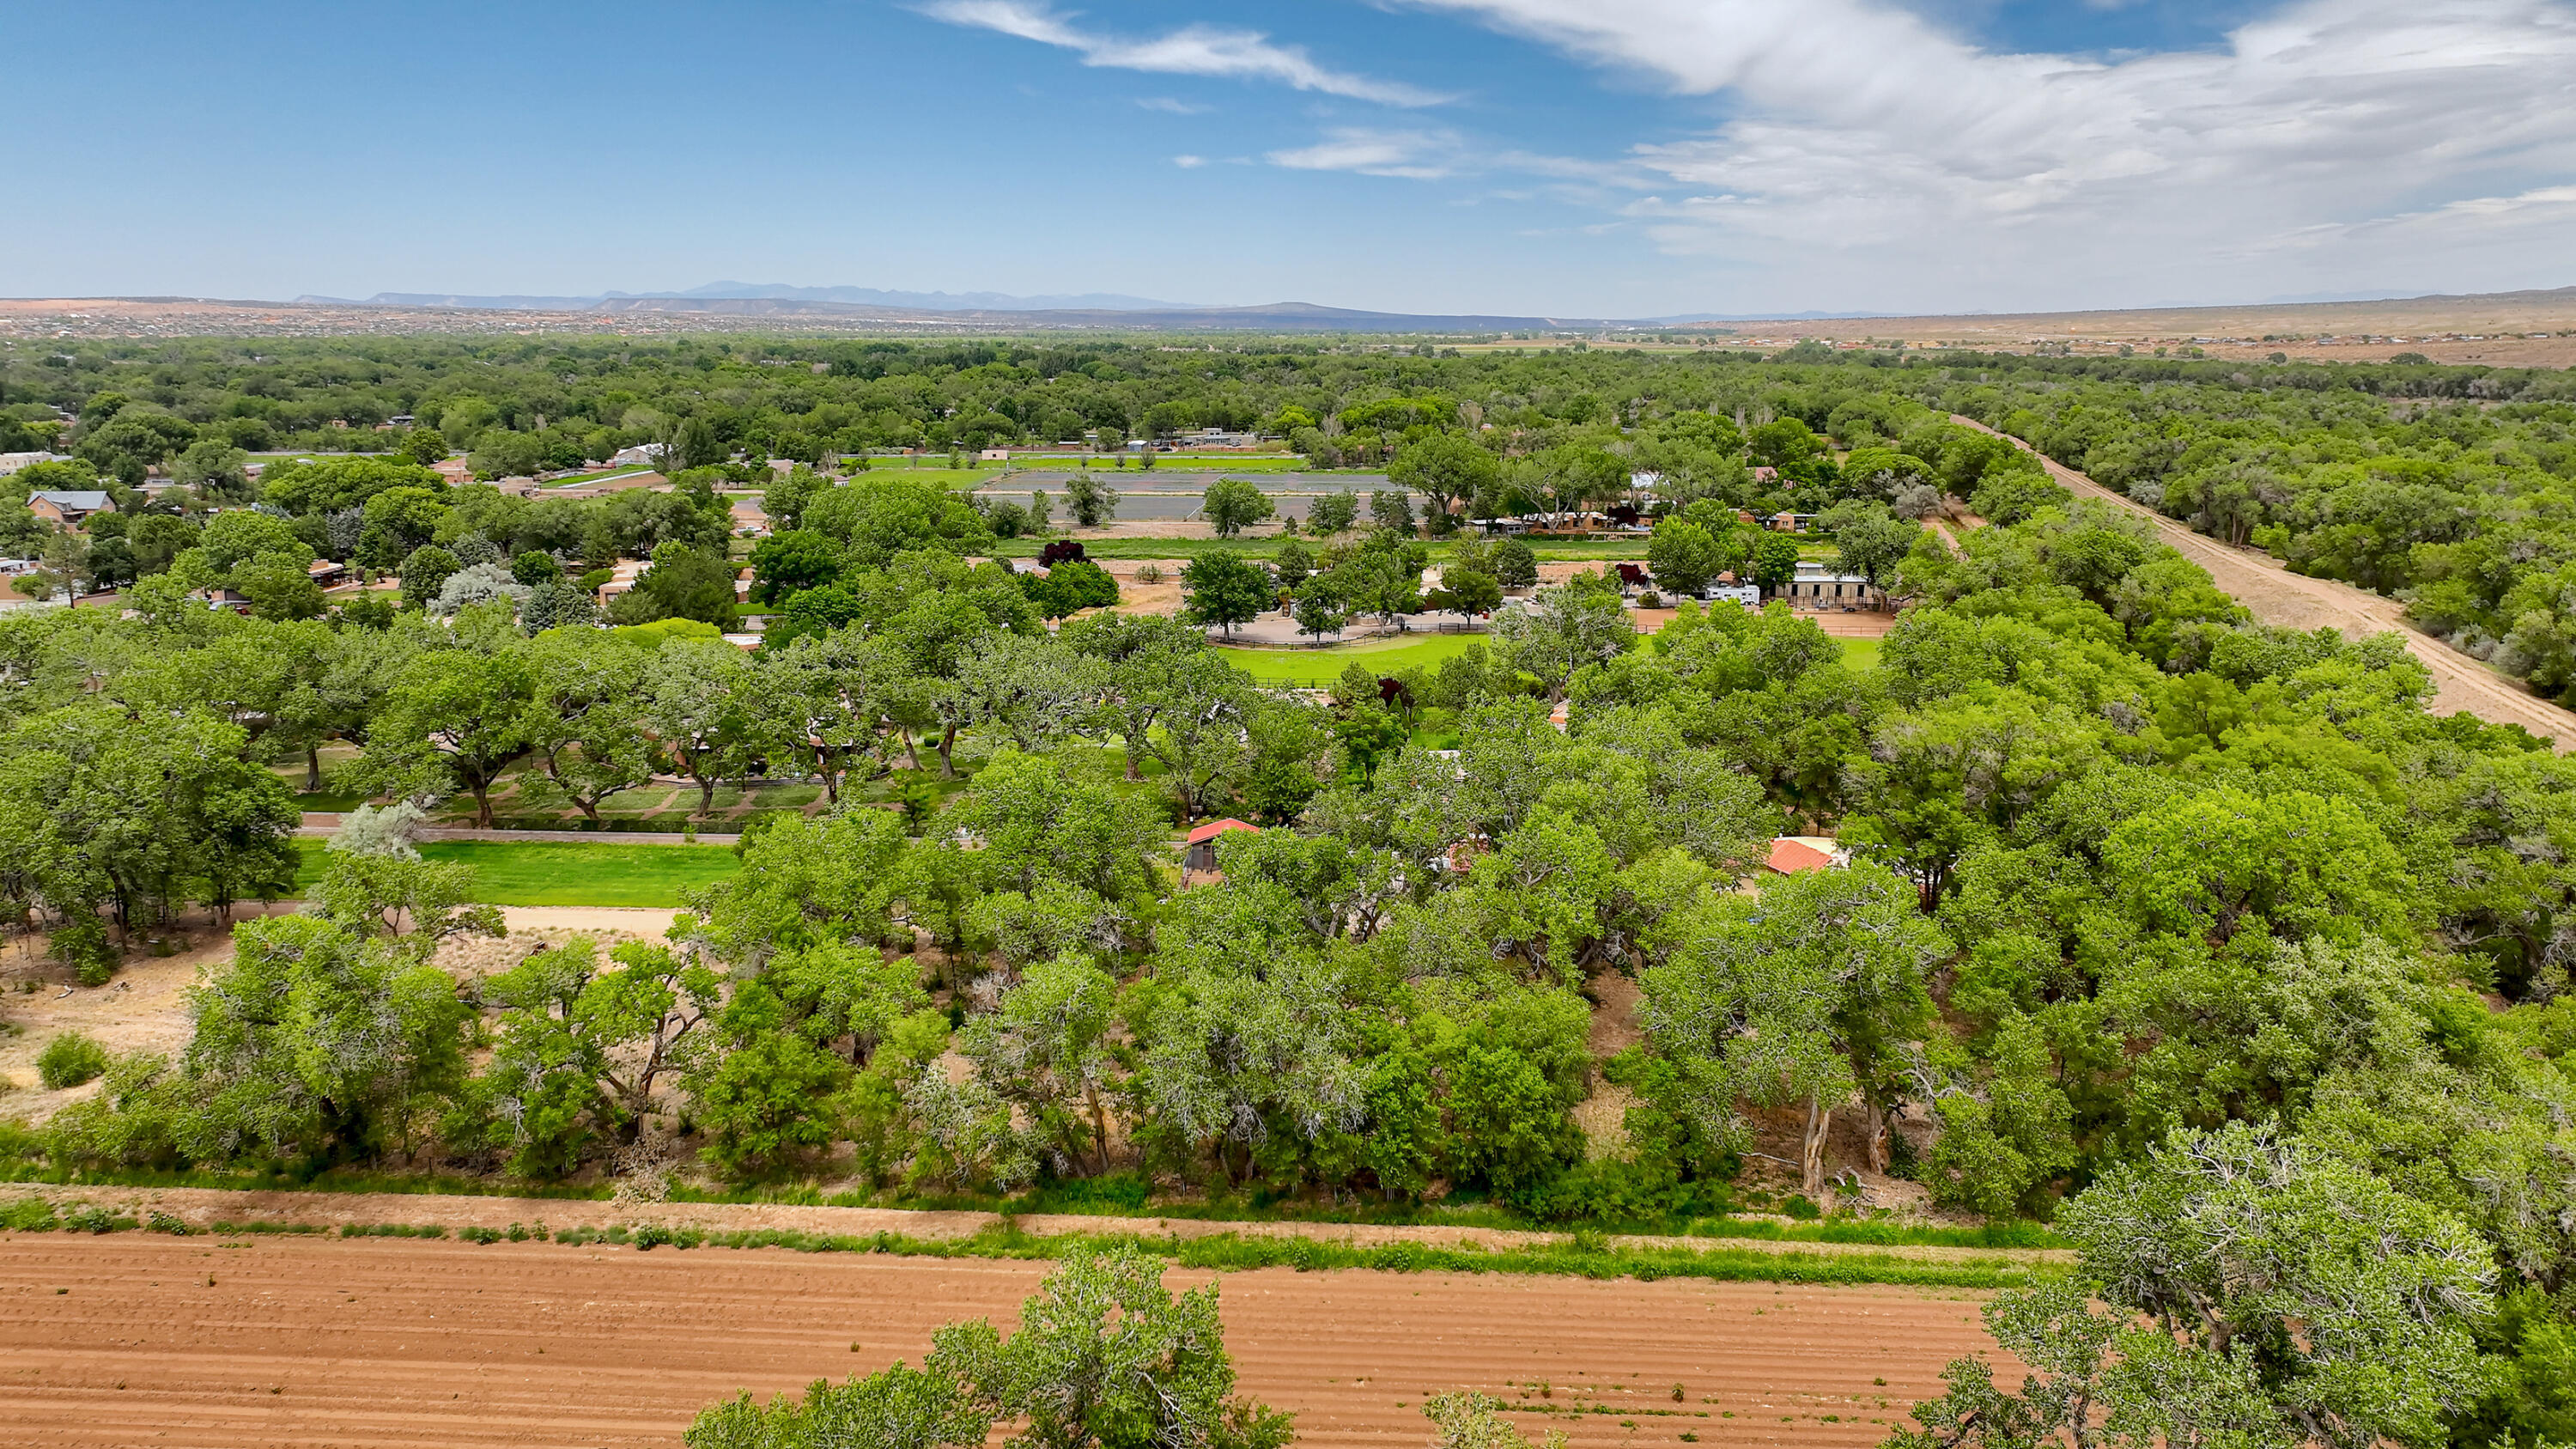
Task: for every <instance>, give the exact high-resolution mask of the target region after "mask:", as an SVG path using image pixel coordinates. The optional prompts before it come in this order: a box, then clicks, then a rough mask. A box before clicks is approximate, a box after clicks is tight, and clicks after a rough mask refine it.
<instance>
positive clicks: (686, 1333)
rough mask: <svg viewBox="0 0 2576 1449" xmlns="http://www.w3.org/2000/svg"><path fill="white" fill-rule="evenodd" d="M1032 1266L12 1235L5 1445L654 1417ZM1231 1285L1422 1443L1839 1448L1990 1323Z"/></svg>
mask: <svg viewBox="0 0 2576 1449" xmlns="http://www.w3.org/2000/svg"><path fill="white" fill-rule="evenodd" d="M1044 1272H1045V1265H1044V1264H1040V1263H1020V1262H1000V1261H986V1260H974V1261H965V1260H934V1259H906V1258H893V1257H873V1256H868V1257H862V1256H843V1255H820V1256H818V1255H800V1254H793V1253H788V1252H784V1251H776V1250H759V1251H736V1250H725V1249H700V1250H696V1251H692V1252H679V1251H675V1250H671V1249H662V1250H657V1251H653V1252H649V1253H637V1252H635V1251H633V1250H632V1249H620V1248H609V1247H604V1246H592V1247H582V1248H568V1247H563V1246H561V1245H557V1244H549V1243H522V1244H508V1243H502V1244H493V1245H490V1246H480V1247H478V1246H473V1245H469V1244H464V1243H457V1242H452V1241H446V1242H423V1241H412V1240H400V1239H378V1240H357V1241H338V1240H313V1239H291V1238H263V1239H243V1240H223V1239H214V1238H205V1237H191V1238H171V1237H161V1236H156V1235H151V1234H144V1233H119V1234H116V1235H114V1236H112V1237H86V1236H81V1237H76V1236H72V1235H69V1234H40V1235H24V1234H6V1235H0V1424H5V1425H7V1426H8V1429H7V1431H6V1436H5V1437H6V1439H7V1442H9V1443H10V1444H12V1445H83V1446H105V1445H138V1446H139V1445H151V1446H209V1449H212V1446H233V1445H296V1446H361V1445H363V1446H406V1449H408V1446H421V1449H431V1446H436V1449H461V1446H479V1445H621V1446H622V1445H661V1446H670V1445H676V1444H677V1443H678V1442H679V1436H680V1432H681V1430H682V1429H683V1428H684V1427H685V1426H686V1425H687V1424H688V1422H689V1420H690V1418H691V1417H692V1416H693V1415H694V1414H695V1413H696V1412H697V1410H698V1409H699V1408H701V1407H702V1406H704V1405H706V1404H707V1403H709V1402H711V1401H713V1400H716V1399H719V1398H723V1397H727V1396H730V1395H731V1394H732V1393H733V1392H735V1391H736V1390H738V1389H744V1388H748V1389H751V1390H753V1391H754V1392H756V1393H760V1394H763V1395H766V1394H768V1393H771V1392H775V1391H779V1390H792V1389H797V1388H801V1387H802V1386H803V1385H804V1384H806V1383H807V1382H809V1381H811V1380H812V1379H814V1378H817V1377H822V1376H831V1377H834V1378H839V1377H842V1376H845V1375H848V1374H851V1373H856V1372H866V1371H870V1370H873V1369H876V1368H879V1367H882V1366H883V1365H885V1364H887V1363H890V1362H892V1361H893V1360H895V1359H897V1358H906V1359H912V1360H914V1361H918V1359H919V1356H920V1354H921V1353H922V1351H923V1350H924V1349H925V1348H926V1347H927V1346H928V1343H929V1339H930V1333H931V1330H932V1329H933V1328H935V1327H937V1326H938V1325H939V1324H941V1323H943V1322H946V1321H948V1320H951V1319H956V1318H964V1317H973V1316H978V1315H988V1314H989V1315H996V1316H999V1317H1001V1318H1003V1319H1005V1320H1007V1318H1008V1316H1009V1315H1010V1314H1011V1313H1012V1311H1013V1310H1014V1309H1015V1308H1016V1307H1017V1305H1018V1303H1019V1301H1020V1299H1022V1298H1023V1297H1025V1296H1026V1295H1027V1294H1028V1293H1029V1292H1030V1291H1031V1290H1032V1289H1033V1288H1034V1287H1035V1286H1036V1284H1037V1281H1038V1279H1039V1278H1040V1277H1041V1276H1043V1274H1044ZM1207 1276H1208V1275H1206V1274H1202V1273H1189V1272H1182V1271H1179V1270H1175V1271H1174V1272H1173V1273H1172V1274H1171V1275H1170V1277H1169V1278H1168V1279H1167V1281H1169V1282H1171V1283H1172V1284H1174V1285H1176V1286H1186V1285H1190V1284H1195V1283H1197V1282H1201V1281H1204V1280H1205V1278H1206V1277H1207ZM1223 1307H1224V1314H1225V1321H1226V1328H1227V1337H1228V1344H1229V1347H1230V1348H1231V1349H1232V1350H1233V1352H1234V1355H1235V1359H1236V1362H1237V1364H1238V1365H1239V1367H1240V1369H1241V1372H1242V1382H1243V1388H1244V1389H1245V1390H1246V1391H1247V1392H1249V1393H1252V1394H1254V1395H1256V1396H1258V1397H1260V1398H1262V1399H1265V1400H1267V1401H1268V1402H1270V1403H1272V1404H1274V1405H1276V1406H1278V1407H1281V1408H1286V1409H1293V1410H1296V1411H1297V1413H1298V1428H1299V1430H1300V1431H1301V1432H1300V1439H1301V1442H1302V1443H1305V1444H1310V1445H1327V1446H1329V1445H1371V1446H1379V1445H1404V1446H1413V1445H1420V1444H1422V1443H1424V1442H1426V1441H1427V1439H1428V1437H1429V1429H1430V1425H1429V1423H1428V1421H1426V1420H1425V1419H1423V1418H1422V1416H1421V1412H1420V1409H1421V1404H1422V1400H1423V1397H1424V1395H1426V1394H1428V1393H1436V1392H1443V1391H1447V1390H1451V1389H1458V1388H1481V1389H1484V1390H1485V1391H1487V1392H1490V1393H1495V1394H1497V1395H1499V1396H1501V1397H1503V1398H1505V1399H1507V1400H1511V1401H1513V1402H1515V1403H1516V1404H1520V1405H1523V1406H1525V1407H1526V1408H1528V1409H1530V1410H1533V1411H1534V1412H1527V1413H1522V1414H1518V1415H1516V1416H1515V1417H1516V1418H1517V1419H1518V1421H1519V1422H1520V1423H1521V1424H1522V1426H1523V1427H1524V1428H1525V1429H1527V1430H1530V1431H1532V1432H1543V1431H1545V1430H1547V1429H1551V1428H1554V1429H1563V1430H1565V1431H1566V1432H1567V1433H1568V1434H1569V1435H1570V1437H1571V1439H1572V1442H1573V1443H1574V1444H1575V1445H1578V1446H1587V1449H1589V1446H1603V1449H1611V1446H1617V1449H1629V1446H1647V1445H1673V1444H1678V1443H1680V1442H1684V1439H1683V1436H1684V1435H1686V1434H1695V1435H1696V1436H1697V1442H1698V1443H1701V1444H1706V1445H1712V1446H1716V1445H1793V1446H1798V1449H1838V1446H1849V1449H1858V1446H1865V1445H1874V1444H1876V1443H1877V1442H1878V1441H1879V1440H1880V1439H1881V1438H1882V1437H1884V1436H1885V1435H1886V1433H1887V1431H1888V1427H1889V1426H1890V1425H1891V1424H1893V1423H1895V1422H1896V1421H1898V1420H1900V1419H1902V1418H1903V1417H1904V1414H1905V1411H1906V1409H1907V1407H1908V1406H1909V1405H1910V1404H1911V1403H1912V1402H1913V1401H1914V1400H1915V1399H1916V1398H1917V1397H1919V1396H1922V1395H1926V1394H1929V1393H1933V1392H1937V1391H1938V1388H1939V1384H1938V1382H1937V1376H1938V1373H1939V1370H1940V1368H1941V1366H1942V1364H1943V1363H1945V1362H1946V1361H1947V1360H1948V1359H1950V1358H1951V1357H1953V1356H1955V1355H1957V1354H1959V1353H1962V1352H1965V1351H1967V1350H1970V1349H1973V1348H1978V1347H1983V1346H1986V1339H1985V1336H1984V1334H1983V1332H1982V1331H1981V1330H1980V1328H1979V1327H1978V1325H1977V1321H1976V1309H1977V1295H1973V1294H1968V1293H1955V1294H1949V1293H1941V1292H1917V1291H1911V1290H1904V1289H1894V1288H1798V1287H1773V1286H1772V1285H1769V1284H1759V1283H1732V1284H1725V1283H1720V1284H1713V1283H1704V1282H1686V1281H1675V1280H1666V1281H1662V1282H1654V1283H1639V1282H1606V1283H1595V1282H1588V1281H1585V1280H1581V1279H1573V1278H1502V1277H1476V1276H1467V1275H1443V1274H1428V1273H1424V1274H1387V1273H1367V1272H1343V1273H1306V1274H1300V1273H1295V1272H1291V1271H1287V1270H1264V1271H1261V1272H1252V1273H1237V1274H1230V1275H1227V1276H1226V1277H1225V1279H1224V1288H1223ZM1541 1382H1544V1383H1545V1384H1546V1385H1548V1389H1549V1392H1548V1394H1547V1396H1546V1397H1540V1396H1539V1395H1538V1394H1537V1393H1536V1392H1535V1388H1536V1385H1538V1384H1539V1383H1541ZM1676 1385H1679V1386H1680V1389H1681V1392H1682V1395H1683V1399H1682V1401H1680V1402H1676V1401H1675V1399H1674V1397H1673V1394H1674V1388H1675V1386H1676ZM1595 1406H1599V1407H1600V1408H1603V1409H1606V1410H1607V1411H1608V1412H1594V1409H1595ZM1541 1409H1544V1410H1545V1412H1536V1411H1537V1410H1541ZM1702 1414H1705V1415H1707V1417H1705V1418H1702V1417H1699V1416H1700V1415H1702Z"/></svg>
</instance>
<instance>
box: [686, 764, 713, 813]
mask: <svg viewBox="0 0 2576 1449" xmlns="http://www.w3.org/2000/svg"><path fill="white" fill-rule="evenodd" d="M691 778H693V779H695V780H696V781H697V782H698V818H699V819H700V820H704V819H706V818H707V817H708V816H710V815H712V814H714V813H715V809H716V777H715V776H713V775H696V776H692V777H691Z"/></svg>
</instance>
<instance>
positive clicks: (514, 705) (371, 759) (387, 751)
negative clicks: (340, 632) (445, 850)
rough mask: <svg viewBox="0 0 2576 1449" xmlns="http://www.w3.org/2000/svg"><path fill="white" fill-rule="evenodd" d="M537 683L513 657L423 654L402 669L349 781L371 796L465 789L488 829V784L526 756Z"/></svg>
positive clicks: (456, 652)
mask: <svg viewBox="0 0 2576 1449" xmlns="http://www.w3.org/2000/svg"><path fill="white" fill-rule="evenodd" d="M535 697H536V684H535V680H534V679H533V677H532V676H531V674H530V672H529V668H528V663H527V661H526V660H525V659H524V658H521V657H520V656H518V655H517V654H515V653H500V654H484V653H479V652H477V651H474V650H470V649H441V650H434V651H431V652H429V653H425V654H422V655H420V656H419V657H417V658H416V659H414V660H413V661H412V662H411V663H410V664H409V665H407V666H405V668H404V669H403V672H402V679H401V682H400V683H399V684H397V685H395V686H394V688H393V690H392V692H391V693H390V694H388V695H387V696H386V698H385V703H384V708H383V711H382V713H381V714H380V715H379V716H378V717H377V719H376V720H375V722H374V723H373V724H372V725H371V726H370V727H369V730H368V741H369V743H368V748H367V751H366V753H365V754H363V755H361V756H360V757H359V758H358V760H357V762H356V763H355V764H354V765H352V766H351V767H349V770H348V777H349V780H350V782H351V783H352V784H354V785H355V786H356V787H357V788H359V789H361V790H363V791H365V792H367V793H370V794H387V795H395V796H407V797H412V798H421V799H435V798H437V797H439V796H443V795H447V794H450V793H452V792H454V791H455V790H458V789H460V788H461V789H463V790H465V791H466V792H467V793H469V794H471V795H472V796H473V797H474V823H475V824H477V825H479V826H482V827H484V828H485V829H489V828H491V825H492V786H493V785H494V784H495V783H497V782H498V781H499V780H500V778H501V775H502V773H503V772H504V771H506V770H507V769H509V767H510V766H511V765H513V764H515V763H517V762H518V761H519V759H520V758H521V757H522V756H524V755H526V754H527V752H528V707H529V705H530V704H531V703H532V702H533V701H534V699H535Z"/></svg>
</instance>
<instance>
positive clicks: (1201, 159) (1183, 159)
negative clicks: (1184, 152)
mask: <svg viewBox="0 0 2576 1449" xmlns="http://www.w3.org/2000/svg"><path fill="white" fill-rule="evenodd" d="M1172 164H1173V165H1175V166H1178V167H1179V168H1181V169H1182V170H1184V171H1196V170H1198V169H1199V168H1200V167H1202V166H1205V165H1206V164H1207V158H1206V157H1205V156H1175V157H1173V158H1172Z"/></svg>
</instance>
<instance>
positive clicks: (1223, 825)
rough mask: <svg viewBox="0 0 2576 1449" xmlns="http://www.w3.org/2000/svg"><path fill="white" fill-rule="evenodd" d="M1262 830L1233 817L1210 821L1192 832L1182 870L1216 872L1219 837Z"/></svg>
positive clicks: (1182, 862)
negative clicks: (1242, 831)
mask: <svg viewBox="0 0 2576 1449" xmlns="http://www.w3.org/2000/svg"><path fill="white" fill-rule="evenodd" d="M1260 829H1261V827H1260V826H1258V825H1250V824H1246V823H1245V822H1243V821H1241V820H1236V819H1234V818H1233V817H1231V816H1229V817H1227V818H1226V819H1223V820H1211V821H1209V822H1208V823H1207V824H1205V825H1202V826H1200V827H1199V828H1198V829H1196V830H1193V831H1191V832H1190V852H1189V854H1188V855H1186V856H1184V857H1183V858H1182V860H1181V869H1182V870H1184V871H1214V870H1215V869H1216V842H1217V837H1218V836H1221V835H1227V834H1230V833H1232V832H1234V831H1237V830H1250V831H1254V832H1258V831H1259V830H1260Z"/></svg>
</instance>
